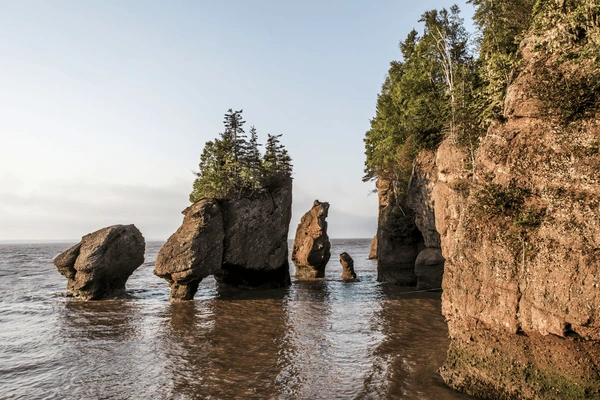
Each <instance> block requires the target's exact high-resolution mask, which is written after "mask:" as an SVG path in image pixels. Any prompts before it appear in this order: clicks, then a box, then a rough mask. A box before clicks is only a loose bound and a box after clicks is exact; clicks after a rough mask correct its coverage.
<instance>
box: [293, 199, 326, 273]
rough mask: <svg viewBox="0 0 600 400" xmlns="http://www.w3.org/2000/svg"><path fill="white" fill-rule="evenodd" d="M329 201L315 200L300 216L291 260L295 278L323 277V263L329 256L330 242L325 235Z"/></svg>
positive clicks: (324, 263)
mask: <svg viewBox="0 0 600 400" xmlns="http://www.w3.org/2000/svg"><path fill="white" fill-rule="evenodd" d="M328 210H329V203H326V202H324V203H321V202H320V201H319V200H315V201H314V203H313V206H312V208H311V209H310V210H309V211H308V212H307V213H306V214H304V216H302V219H301V221H300V224H298V229H297V230H296V238H295V239H294V248H293V250H292V262H293V263H294V265H295V266H296V277H297V278H323V277H324V276H325V265H327V262H328V261H329V258H330V257H331V252H330V249H331V243H329V236H327V221H326V220H325V219H326V218H327V213H328Z"/></svg>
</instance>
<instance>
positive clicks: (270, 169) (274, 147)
mask: <svg viewBox="0 0 600 400" xmlns="http://www.w3.org/2000/svg"><path fill="white" fill-rule="evenodd" d="M280 137H281V135H268V139H267V143H266V145H265V155H264V157H263V167H264V178H265V179H266V180H265V185H266V186H270V185H273V184H276V183H277V182H278V181H280V180H282V179H285V178H286V177H290V176H291V175H292V159H291V158H290V156H289V154H288V152H287V150H286V149H285V147H284V146H283V145H282V144H281V143H280V141H279V138H280Z"/></svg>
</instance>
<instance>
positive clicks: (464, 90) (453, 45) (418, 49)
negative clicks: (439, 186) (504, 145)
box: [363, 6, 477, 199]
mask: <svg viewBox="0 0 600 400" xmlns="http://www.w3.org/2000/svg"><path fill="white" fill-rule="evenodd" d="M420 21H421V22H423V23H424V30H423V33H422V35H419V33H418V32H417V31H416V30H413V31H411V32H410V33H409V34H408V36H407V38H406V39H405V40H404V41H403V42H401V43H400V50H401V52H402V56H403V61H401V62H400V61H395V62H392V63H391V65H390V69H389V71H388V76H387V78H386V80H385V82H384V83H383V86H382V89H381V93H380V94H379V96H378V98H377V109H376V114H375V118H373V119H372V120H371V129H370V130H369V131H368V132H367V133H366V137H365V149H366V151H365V153H366V156H367V157H366V161H365V176H364V178H363V179H364V180H365V181H366V180H370V179H374V178H377V177H383V178H385V179H387V180H390V181H391V182H392V184H393V187H394V188H396V192H397V193H396V198H397V199H402V198H403V195H404V193H405V191H406V188H407V186H408V181H409V179H410V175H411V172H412V164H413V160H414V157H415V156H416V154H417V153H418V152H419V150H420V149H423V148H433V147H435V146H437V144H438V143H439V142H440V141H441V139H442V138H443V137H444V135H445V134H447V135H448V136H450V137H451V138H452V139H453V140H455V141H460V139H461V137H462V133H461V132H462V131H463V127H464V125H465V121H466V119H465V118H464V116H465V115H467V113H466V112H465V109H466V108H468V107H469V104H470V102H471V97H472V96H473V85H475V84H476V83H477V82H474V81H473V79H472V78H471V75H472V70H473V68H474V63H473V58H472V56H471V54H470V52H469V48H468V34H467V32H466V30H465V29H464V26H463V20H462V18H460V10H459V9H458V7H456V6H453V7H452V8H450V10H449V11H448V10H446V9H442V10H440V11H437V10H431V11H427V12H425V13H424V14H423V16H422V17H421V20H420Z"/></svg>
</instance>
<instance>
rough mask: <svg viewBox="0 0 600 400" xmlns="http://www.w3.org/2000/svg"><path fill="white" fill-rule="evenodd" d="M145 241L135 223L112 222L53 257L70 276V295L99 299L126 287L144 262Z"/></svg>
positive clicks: (66, 274)
mask: <svg viewBox="0 0 600 400" xmlns="http://www.w3.org/2000/svg"><path fill="white" fill-rule="evenodd" d="M145 248H146V243H145V241H144V237H143V236H142V233H141V232H140V231H139V230H138V229H137V228H136V227H135V225H113V226H109V227H107V228H104V229H100V230H99V231H96V232H93V233H90V234H88V235H85V236H84V237H83V238H81V242H79V243H78V244H76V245H75V246H73V247H71V248H70V249H68V250H67V251H65V252H63V253H62V254H60V255H59V256H58V257H56V258H55V259H54V265H56V268H58V272H60V273H61V274H63V275H64V276H65V277H67V279H68V282H67V296H72V297H75V298H78V299H81V300H99V299H102V298H105V297H108V296H111V295H112V294H114V293H115V292H120V291H124V290H125V283H126V282H127V279H129V277H130V276H131V274H132V273H133V271H135V270H136V269H137V268H138V267H139V266H140V265H142V264H143V263H144V251H145Z"/></svg>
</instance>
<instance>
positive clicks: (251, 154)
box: [190, 109, 292, 202]
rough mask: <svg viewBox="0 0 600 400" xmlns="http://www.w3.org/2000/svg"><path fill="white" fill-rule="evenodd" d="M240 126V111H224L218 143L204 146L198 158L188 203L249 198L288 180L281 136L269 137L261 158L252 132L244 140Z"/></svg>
mask: <svg viewBox="0 0 600 400" xmlns="http://www.w3.org/2000/svg"><path fill="white" fill-rule="evenodd" d="M244 123H245V121H244V120H243V119H242V110H240V111H233V110H232V109H229V110H228V111H227V113H226V114H225V119H224V125H225V129H224V130H223V132H221V133H220V134H219V138H218V139H215V140H214V141H210V142H207V143H206V144H205V146H204V150H203V152H202V155H201V156H200V164H199V171H198V172H197V173H196V180H195V181H194V184H193V189H192V193H191V194H190V201H191V202H196V201H198V200H200V199H202V198H206V197H214V198H221V199H224V198H233V197H238V198H239V197H241V196H244V195H245V196H252V195H253V194H255V193H259V192H261V191H263V190H268V189H273V188H274V187H276V186H277V185H278V184H280V183H281V182H282V180H283V178H286V177H287V178H289V177H291V174H292V164H291V161H292V160H291V158H290V156H289V154H288V152H287V150H286V149H285V147H284V146H283V145H282V144H281V143H280V142H279V138H280V137H281V135H269V137H268V140H267V143H266V146H265V150H266V151H265V155H264V157H262V158H261V154H260V150H259V147H260V146H261V145H260V144H259V143H258V133H257V131H256V128H255V127H251V128H250V140H247V138H246V134H245V132H244V129H243V125H244Z"/></svg>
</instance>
